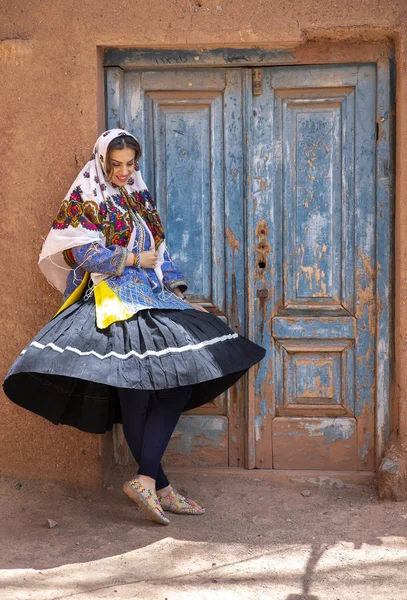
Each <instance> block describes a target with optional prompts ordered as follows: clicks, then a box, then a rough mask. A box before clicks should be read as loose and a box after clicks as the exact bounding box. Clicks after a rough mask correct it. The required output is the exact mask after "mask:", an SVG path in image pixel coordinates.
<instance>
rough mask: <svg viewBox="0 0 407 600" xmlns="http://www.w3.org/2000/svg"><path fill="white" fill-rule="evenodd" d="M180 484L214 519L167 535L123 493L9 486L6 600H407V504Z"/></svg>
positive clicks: (229, 482)
mask: <svg viewBox="0 0 407 600" xmlns="http://www.w3.org/2000/svg"><path fill="white" fill-rule="evenodd" d="M172 480H173V484H174V485H176V486H177V487H178V489H179V490H180V491H183V493H188V494H189V495H190V496H191V497H193V498H194V499H196V500H199V501H201V502H202V503H203V504H204V505H205V506H206V514H205V515H203V516H189V517H187V516H180V515H170V514H169V516H170V518H171V523H170V525H169V526H162V525H159V524H156V523H153V522H150V521H148V520H146V518H145V517H144V515H143V514H142V513H141V512H140V511H139V509H138V508H137V506H136V505H135V504H134V503H132V501H131V500H130V499H129V498H128V497H127V496H125V495H124V494H123V492H122V491H121V489H120V486H119V485H118V484H115V485H113V486H110V487H109V488H108V489H101V490H96V491H95V490H93V491H89V490H84V489H79V488H75V487H71V486H68V485H64V484H61V483H53V482H41V481H33V480H17V479H5V478H2V479H1V480H0V484H1V488H0V506H1V515H0V534H1V542H2V543H1V555H0V560H1V564H0V598H1V600H11V599H13V600H28V599H30V600H57V599H62V598H74V599H75V600H88V599H89V600H97V599H102V598H103V599H106V598H108V599H116V600H122V599H123V600H124V599H128V598H135V599H140V600H214V599H216V600H231V599H239V600H240V599H244V600H251V599H256V600H257V599H263V598H264V599H271V600H301V599H302V600H356V599H357V600H407V503H390V502H380V501H379V500H378V499H377V497H376V494H375V490H374V489H373V488H371V487H369V486H359V487H351V488H342V489H338V488H335V489H334V488H331V489H324V488H319V487H313V486H312V485H308V486H304V485H300V486H298V485H291V484H287V485H276V484H275V483H271V482H270V481H264V480H261V479H256V478H246V477H243V478H242V477H239V478H232V477H224V476H220V475H213V474H212V475H204V474H202V475H198V474H195V475H191V474H185V473H184V474H179V473H178V474H175V475H173V476H172ZM308 492H309V495H308ZM303 494H304V495H303ZM47 519H53V520H54V521H56V522H57V523H58V525H56V526H55V527H53V528H52V529H49V527H48V524H47Z"/></svg>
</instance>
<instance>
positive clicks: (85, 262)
mask: <svg viewBox="0 0 407 600" xmlns="http://www.w3.org/2000/svg"><path fill="white" fill-rule="evenodd" d="M64 256H65V260H66V261H67V262H68V264H70V266H72V267H79V266H81V267H83V269H85V271H88V272H89V273H103V274H106V275H121V274H122V273H123V271H124V267H125V266H126V265H127V261H128V260H129V256H128V250H127V248H124V247H123V246H116V245H112V246H108V247H107V248H105V247H104V246H102V245H101V244H97V243H92V244H84V245H83V246H75V247H74V248H71V249H70V250H67V251H66V252H64ZM132 262H133V258H132Z"/></svg>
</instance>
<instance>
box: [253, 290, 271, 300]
mask: <svg viewBox="0 0 407 600" xmlns="http://www.w3.org/2000/svg"><path fill="white" fill-rule="evenodd" d="M256 295H257V297H258V298H267V297H268V295H269V291H268V290H265V289H263V290H257V292H256Z"/></svg>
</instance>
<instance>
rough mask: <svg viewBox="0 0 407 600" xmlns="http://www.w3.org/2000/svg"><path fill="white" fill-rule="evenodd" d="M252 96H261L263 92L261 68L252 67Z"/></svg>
mask: <svg viewBox="0 0 407 600" xmlns="http://www.w3.org/2000/svg"><path fill="white" fill-rule="evenodd" d="M252 87H253V96H261V94H262V93H263V70H262V69H259V68H257V67H255V68H254V69H252Z"/></svg>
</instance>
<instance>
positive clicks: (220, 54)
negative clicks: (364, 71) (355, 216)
mask: <svg viewBox="0 0 407 600" xmlns="http://www.w3.org/2000/svg"><path fill="white" fill-rule="evenodd" d="M101 50H102V55H103V67H116V68H117V74H118V76H117V79H116V90H115V89H112V88H111V86H110V90H109V91H107V90H106V88H105V92H106V94H107V93H108V94H109V106H110V109H109V114H108V115H106V116H107V119H108V120H109V122H110V123H112V122H113V123H116V125H117V126H121V124H122V122H123V114H122V112H121V111H122V110H123V106H122V105H121V103H120V95H121V94H120V89H121V86H122V85H123V78H122V77H120V73H124V71H127V70H146V69H148V70H152V69H154V70H161V69H163V70H164V69H178V68H179V69H182V68H188V69H191V68H203V67H205V68H211V67H223V68H228V67H229V68H236V67H240V68H247V67H251V68H253V67H266V66H293V65H331V66H333V65H341V64H342V65H343V64H359V63H374V64H375V65H376V73H377V84H376V85H377V87H376V124H377V143H376V231H377V232H380V233H381V235H377V243H376V261H377V265H378V266H380V267H379V268H378V269H377V274H376V301H377V307H378V310H377V321H376V335H377V342H376V398H375V420H376V425H375V434H376V440H375V448H376V452H375V454H376V466H378V464H379V463H380V460H381V458H382V456H383V453H384V447H385V444H386V442H387V441H388V439H389V435H390V425H391V423H390V406H391V390H392V385H391V384H392V373H393V355H394V331H393V322H394V320H393V315H394V156H395V148H394V143H395V61H394V51H393V46H392V44H391V43H389V42H388V41H378V42H373V43H370V42H366V43H360V42H343V43H339V42H312V43H308V44H304V45H302V46H300V47H294V48H284V49H281V48H280V49H279V48H272V47H256V48H253V47H251V48H250V47H246V48H244V47H239V48H226V47H225V48H222V47H218V48H215V49H202V48H201V49H195V48H193V47H189V48H161V49H158V48H141V47H140V48H134V47H133V48H114V47H109V48H102V49H101ZM321 57H323V60H322V59H321ZM248 74H249V72H248ZM252 75H253V82H254V83H255V77H256V75H255V69H253V70H252ZM250 80H251V78H250V77H248V78H247V85H246V93H245V96H246V97H245V98H244V100H245V107H246V108H245V118H246V119H247V118H248V112H247V111H248V110H249V108H250V104H251V103H250V97H249V90H250V89H251V85H252V81H250ZM105 98H106V95H105ZM242 150H243V152H244V153H245V164H246V166H248V160H249V156H250V149H249V148H247V144H246V145H243V143H242ZM246 174H247V172H246ZM246 181H247V177H246ZM253 208H254V206H253V196H252V194H251V193H250V189H249V186H247V197H246V214H245V215H244V219H245V225H246V231H248V232H249V236H248V245H247V253H246V254H247V255H246V270H245V272H246V289H247V288H248V286H247V283H248V279H247V272H248V269H247V265H248V261H249V260H251V253H253V252H255V251H256V252H257V250H255V248H254V244H253V242H254V240H253V237H250V232H252V233H253V232H255V231H256V227H259V225H261V224H259V223H258V222H256V215H255V211H254V210H253ZM246 308H247V311H246V314H247V315H248V324H247V325H248V327H247V330H246V333H247V335H248V336H249V337H253V334H254V332H255V328H256V326H257V325H258V324H257V323H253V320H251V319H250V318H249V315H250V310H251V301H250V300H249V298H247V299H246ZM257 368H258V367H257V366H256V367H255V368H254V369H257ZM254 369H252V370H251V372H250V373H249V375H248V377H247V378H246V386H245V399H244V406H245V411H244V412H245V420H246V427H245V431H246V440H245V452H244V455H245V459H244V466H245V467H246V468H248V469H252V468H255V467H260V468H262V465H259V464H256V456H255V447H256V423H255V420H254V416H255V407H256V405H257V404H258V403H259V401H260V398H259V392H256V390H255V389H254ZM240 465H242V461H240ZM233 466H234V465H233ZM265 466H266V465H265Z"/></svg>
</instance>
